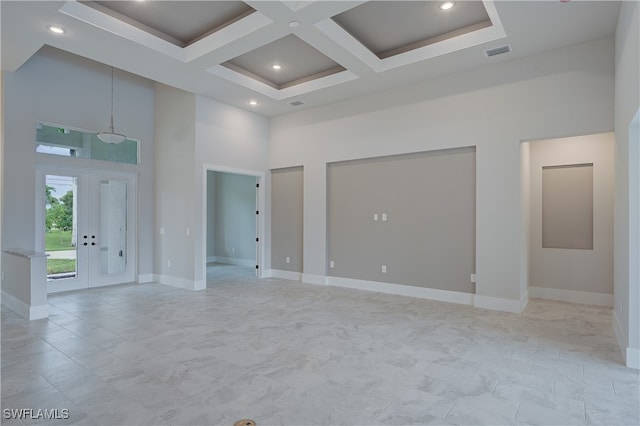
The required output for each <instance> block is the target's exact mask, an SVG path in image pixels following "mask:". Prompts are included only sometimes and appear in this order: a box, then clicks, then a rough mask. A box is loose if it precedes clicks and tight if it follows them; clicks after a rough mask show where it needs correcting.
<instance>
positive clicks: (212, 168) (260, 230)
mask: <svg viewBox="0 0 640 426" xmlns="http://www.w3.org/2000/svg"><path fill="white" fill-rule="evenodd" d="M207 172H221V173H233V174H236V175H244V176H253V177H255V178H257V180H258V185H259V187H258V188H257V193H258V197H257V201H258V205H257V209H258V211H259V212H260V213H259V214H258V220H257V229H256V233H257V235H258V239H259V241H258V244H257V251H258V253H257V256H256V262H257V263H258V265H259V268H258V274H257V277H258V278H264V277H265V266H266V262H265V259H266V255H265V229H266V217H267V211H266V197H265V194H266V188H265V180H266V173H265V172H263V171H258V170H247V169H236V168H233V167H226V166H220V165H215V164H203V165H202V230H203V233H202V251H201V253H202V258H201V263H202V277H203V279H202V282H203V283H204V287H202V288H206V286H207V231H208V230H207Z"/></svg>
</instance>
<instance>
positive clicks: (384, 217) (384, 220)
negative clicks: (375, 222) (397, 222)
mask: <svg viewBox="0 0 640 426" xmlns="http://www.w3.org/2000/svg"><path fill="white" fill-rule="evenodd" d="M382 221H383V222H386V221H387V214H386V213H382Z"/></svg>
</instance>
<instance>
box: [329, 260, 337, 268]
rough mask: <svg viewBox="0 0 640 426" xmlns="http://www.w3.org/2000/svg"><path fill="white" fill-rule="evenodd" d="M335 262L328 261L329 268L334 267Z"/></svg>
mask: <svg viewBox="0 0 640 426" xmlns="http://www.w3.org/2000/svg"><path fill="white" fill-rule="evenodd" d="M335 266H336V264H335V262H334V261H333V260H332V261H331V262H329V268H335Z"/></svg>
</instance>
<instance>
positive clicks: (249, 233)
mask: <svg viewBox="0 0 640 426" xmlns="http://www.w3.org/2000/svg"><path fill="white" fill-rule="evenodd" d="M259 184H260V177H259V176H255V175H246V174H241V173H232V172H226V171H218V170H207V171H206V189H205V191H206V214H205V223H206V227H205V229H206V236H205V239H206V251H205V253H206V279H207V287H211V286H215V284H216V282H220V281H221V280H228V279H237V278H255V277H258V276H259V263H260V262H259V254H260V250H259V248H260V238H259V229H260V208H259V205H260V202H259V189H260V188H259Z"/></svg>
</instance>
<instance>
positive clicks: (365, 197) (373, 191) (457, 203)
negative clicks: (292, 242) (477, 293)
mask: <svg viewBox="0 0 640 426" xmlns="http://www.w3.org/2000/svg"><path fill="white" fill-rule="evenodd" d="M327 198H328V215H327V221H328V223H327V225H328V245H329V253H328V254H329V259H328V260H329V265H328V274H329V275H331V276H334V277H343V278H351V279H360V280H367V281H378V282H386V283H392V284H401V285H409V286H416V287H426V288H434V289H443V290H450V291H458V292H465V293H472V292H473V291H474V289H473V285H472V283H471V281H470V274H471V273H473V272H475V148H461V149H451V150H442V151H432V152H424V153H415V154H409V155H400V156H391V157H382V158H373V159H366V160H357V161H347V162H340V163H332V164H329V165H328V170H327ZM331 262H333V267H331ZM383 266H384V267H385V268H386V272H383Z"/></svg>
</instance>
